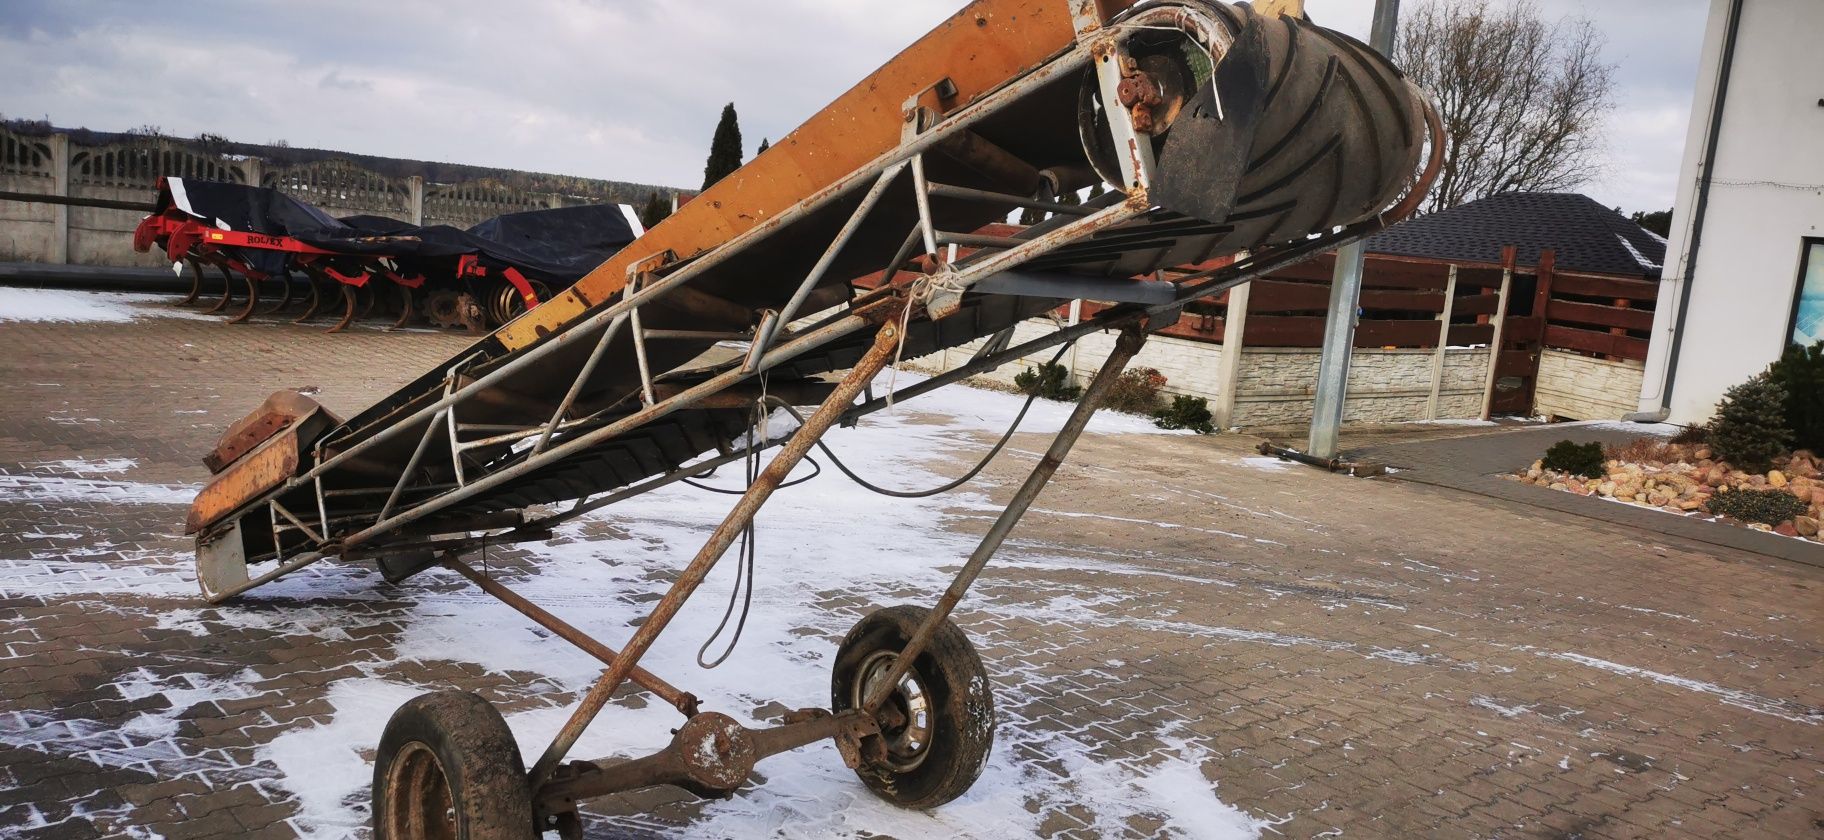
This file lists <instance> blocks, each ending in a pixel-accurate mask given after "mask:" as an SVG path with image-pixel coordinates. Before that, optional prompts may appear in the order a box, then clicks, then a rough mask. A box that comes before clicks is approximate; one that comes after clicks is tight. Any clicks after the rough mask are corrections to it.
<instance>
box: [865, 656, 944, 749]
mask: <svg viewBox="0 0 1824 840" xmlns="http://www.w3.org/2000/svg"><path fill="white" fill-rule="evenodd" d="M898 658H899V654H897V653H895V652H893V651H887V650H883V651H878V652H876V653H874V654H873V655H871V656H869V657H868V658H867V659H866V660H863V662H862V663H861V668H860V669H859V671H858V673H859V674H860V675H861V678H860V679H858V680H856V681H855V689H854V693H853V698H852V700H851V702H852V703H853V705H854V707H855V708H860V707H861V705H862V703H863V701H864V700H865V699H866V698H867V696H868V695H869V694H872V693H873V691H874V689H875V688H876V687H877V686H879V685H880V683H881V681H882V680H885V679H886V677H887V671H888V670H889V669H891V668H892V667H893V662H894V661H895V660H896V659H898ZM931 705H932V699H931V692H930V691H929V689H927V688H926V686H925V682H924V680H923V679H922V678H921V677H920V676H919V674H918V671H917V669H915V668H914V669H908V670H907V671H906V673H905V676H902V677H900V678H899V684H898V685H896V686H894V687H893V690H892V692H891V693H889V694H888V695H887V699H886V702H885V703H883V704H882V705H881V707H880V710H879V711H878V712H875V720H876V722H877V723H879V725H880V737H881V740H882V741H884V742H885V744H886V748H887V760H886V764H887V766H888V767H890V768H892V769H894V770H896V771H899V772H905V771H908V770H913V769H916V768H917V767H918V765H920V764H921V763H923V762H924V760H925V755H926V754H927V753H928V752H929V750H930V747H931V730H932V724H933V722H934V721H933V720H932V711H933V710H932V708H931Z"/></svg>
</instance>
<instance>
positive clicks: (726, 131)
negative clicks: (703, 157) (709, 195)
mask: <svg viewBox="0 0 1824 840" xmlns="http://www.w3.org/2000/svg"><path fill="white" fill-rule="evenodd" d="M740 168H741V123H740V122H739V120H737V118H736V117H735V103H733V102H730V103H728V104H727V105H724V106H722V120H721V121H720V122H718V123H716V136H715V137H714V138H713V139H711V140H710V141H709V162H708V163H706V164H704V165H703V189H706V190H707V189H709V188H710V187H711V186H713V185H714V184H715V183H716V182H717V181H720V180H722V179H723V178H725V177H727V175H728V173H730V172H733V171H735V170H737V169H740Z"/></svg>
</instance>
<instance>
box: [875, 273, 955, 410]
mask: <svg viewBox="0 0 1824 840" xmlns="http://www.w3.org/2000/svg"><path fill="white" fill-rule="evenodd" d="M968 290H969V286H968V284H966V283H964V282H963V281H962V275H960V274H958V273H956V272H955V271H951V270H948V267H947V266H946V267H945V270H940V271H938V272H937V273H936V274H928V275H925V276H924V277H921V278H919V279H918V280H916V281H914V282H913V283H912V288H911V294H909V295H908V296H907V298H906V306H905V308H904V309H901V310H900V312H899V341H898V344H897V346H895V347H894V348H893V365H892V367H891V368H890V370H892V373H889V374H887V408H892V407H893V394H894V392H895V391H897V390H898V387H897V386H898V384H899V363H900V361H901V360H902V359H904V358H905V355H906V337H907V336H908V335H910V334H911V332H912V330H911V326H912V310H913V309H914V308H915V307H919V306H929V305H930V304H931V301H933V300H935V299H937V298H938V297H939V296H940V295H944V294H957V295H960V294H962V293H963V292H966V291H968Z"/></svg>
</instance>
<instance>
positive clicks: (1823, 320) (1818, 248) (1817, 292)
mask: <svg viewBox="0 0 1824 840" xmlns="http://www.w3.org/2000/svg"><path fill="white" fill-rule="evenodd" d="M1788 335H1789V336H1790V338H1791V340H1792V342H1793V343H1794V344H1802V345H1806V346H1810V345H1812V344H1816V343H1818V342H1820V341H1824V239H1807V240H1805V253H1804V255H1803V256H1801V257H1800V258H1799V289H1798V291H1797V292H1796V293H1795V294H1794V295H1793V304H1792V330H1791V332H1790V333H1789V334H1788Z"/></svg>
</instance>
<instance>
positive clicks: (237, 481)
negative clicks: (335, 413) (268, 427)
mask: <svg viewBox="0 0 1824 840" xmlns="http://www.w3.org/2000/svg"><path fill="white" fill-rule="evenodd" d="M302 448H303V447H302V446H301V445H300V444H299V438H298V427H297V426H291V427H289V428H287V429H285V430H284V431H282V432H280V433H278V434H277V435H275V436H274V437H272V438H270V439H268V440H267V441H266V442H265V443H263V444H261V445H260V447H259V448H258V449H255V450H254V451H253V452H252V453H250V454H248V455H247V456H245V457H243V458H241V459H240V460H238V461H235V462H234V463H233V464H230V465H229V466H228V468H227V469H226V470H223V471H222V472H221V473H220V474H218V475H216V477H215V480H213V481H211V482H209V486H207V487H204V488H203V490H202V492H200V493H198V494H196V501H194V502H192V503H191V504H190V515H189V516H188V517H187V518H186V519H185V520H184V533H185V534H194V533H196V532H198V531H201V530H202V529H204V528H207V527H209V526H210V525H213V524H215V523H216V522H217V521H219V520H220V519H221V518H222V517H224V516H226V515H228V514H229V513H232V512H234V511H235V510H237V509H239V508H240V507H241V506H242V505H244V504H246V503H247V502H249V501H252V500H253V499H256V498H259V497H260V496H261V495H263V494H265V493H266V492H267V491H269V490H272V489H273V488H275V487H278V486H279V485H281V484H284V483H285V481H286V479H289V478H291V477H292V476H294V475H297V473H298V463H299V459H300V455H301V451H302Z"/></svg>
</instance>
